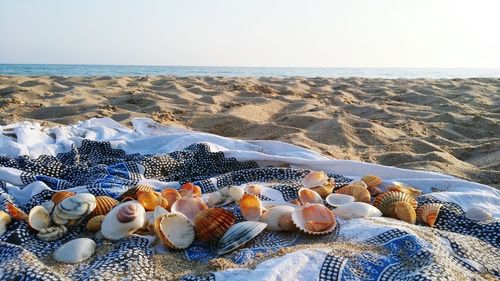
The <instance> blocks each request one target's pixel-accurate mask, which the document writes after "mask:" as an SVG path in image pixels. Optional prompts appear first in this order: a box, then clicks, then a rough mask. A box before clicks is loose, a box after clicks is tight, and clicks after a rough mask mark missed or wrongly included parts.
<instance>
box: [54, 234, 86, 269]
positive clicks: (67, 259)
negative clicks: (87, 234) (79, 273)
mask: <svg viewBox="0 0 500 281" xmlns="http://www.w3.org/2000/svg"><path fill="white" fill-rule="evenodd" d="M95 247H96V243H95V242H94V240H92V239H89V238H78V239H73V240H71V241H69V242H67V243H65V244H64V245H62V246H61V247H59V248H58V249H57V250H55V251H54V259H55V260H56V261H58V262H61V263H79V262H82V261H84V260H86V259H88V258H90V257H91V256H92V255H93V254H94V252H95Z"/></svg>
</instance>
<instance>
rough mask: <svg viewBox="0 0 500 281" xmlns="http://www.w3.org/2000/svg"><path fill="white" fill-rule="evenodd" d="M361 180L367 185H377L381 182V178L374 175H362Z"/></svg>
mask: <svg viewBox="0 0 500 281" xmlns="http://www.w3.org/2000/svg"><path fill="white" fill-rule="evenodd" d="M361 180H362V181H364V182H365V183H366V186H368V187H377V186H379V185H380V184H381V183H382V179H381V178H379V177H377V176H374V175H367V176H364V177H362V178H361Z"/></svg>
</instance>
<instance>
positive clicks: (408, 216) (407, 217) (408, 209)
mask: <svg viewBox="0 0 500 281" xmlns="http://www.w3.org/2000/svg"><path fill="white" fill-rule="evenodd" d="M394 212H395V213H396V216H397V217H398V219H400V220H402V221H405V222H407V223H411V224H415V222H417V213H416V212H415V209H414V208H413V206H412V205H411V204H410V203H408V202H405V201H399V202H396V203H395V204H394Z"/></svg>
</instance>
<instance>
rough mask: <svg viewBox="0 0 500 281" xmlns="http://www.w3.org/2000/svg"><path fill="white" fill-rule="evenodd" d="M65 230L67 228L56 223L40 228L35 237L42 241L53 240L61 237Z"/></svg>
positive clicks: (66, 230)
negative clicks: (55, 224) (52, 225)
mask: <svg viewBox="0 0 500 281" xmlns="http://www.w3.org/2000/svg"><path fill="white" fill-rule="evenodd" d="M67 232H68V229H67V228H66V227H65V226H64V225H58V226H54V227H47V228H43V229H40V231H39V232H38V234H37V235H36V237H38V238H39V239H40V240H43V241H55V240H58V239H61V238H62V237H63V236H64V235H65V234H66V233H67Z"/></svg>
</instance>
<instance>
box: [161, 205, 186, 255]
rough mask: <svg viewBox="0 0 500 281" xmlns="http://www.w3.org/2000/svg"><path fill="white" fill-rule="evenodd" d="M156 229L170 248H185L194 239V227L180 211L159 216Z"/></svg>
mask: <svg viewBox="0 0 500 281" xmlns="http://www.w3.org/2000/svg"><path fill="white" fill-rule="evenodd" d="M155 229H156V234H157V235H158V237H159V238H160V240H161V241H162V242H163V244H165V246H167V247H169V248H173V249H185V248H187V247H188V246H189V245H191V243H193V241H194V237H195V231H194V227H193V225H192V224H191V223H190V222H189V219H188V218H187V217H186V216H185V215H184V214H182V213H180V212H171V213H168V214H165V215H162V216H160V217H159V218H157V219H156V221H155Z"/></svg>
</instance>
